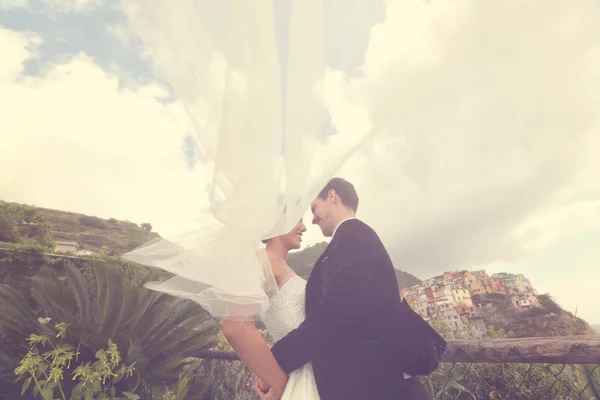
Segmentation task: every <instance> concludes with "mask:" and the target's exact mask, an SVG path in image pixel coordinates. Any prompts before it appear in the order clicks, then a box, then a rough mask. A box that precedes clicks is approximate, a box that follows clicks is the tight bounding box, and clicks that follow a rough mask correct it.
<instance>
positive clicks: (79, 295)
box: [63, 261, 91, 322]
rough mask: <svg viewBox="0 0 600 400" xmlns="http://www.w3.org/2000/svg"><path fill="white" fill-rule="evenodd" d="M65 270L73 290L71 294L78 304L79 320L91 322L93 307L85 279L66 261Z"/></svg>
mask: <svg viewBox="0 0 600 400" xmlns="http://www.w3.org/2000/svg"><path fill="white" fill-rule="evenodd" d="M63 268H64V271H65V275H66V277H67V280H68V283H69V285H70V288H71V293H72V295H73V297H74V298H75V303H76V304H77V311H78V314H79V318H80V320H81V321H82V322H89V321H90V317H91V305H90V297H89V294H88V290H87V285H86V282H85V278H84V277H83V275H82V274H81V272H79V270H78V269H77V267H76V266H75V264H73V263H72V262H71V261H66V262H65V263H64V266H63Z"/></svg>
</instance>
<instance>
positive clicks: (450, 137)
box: [340, 0, 600, 276]
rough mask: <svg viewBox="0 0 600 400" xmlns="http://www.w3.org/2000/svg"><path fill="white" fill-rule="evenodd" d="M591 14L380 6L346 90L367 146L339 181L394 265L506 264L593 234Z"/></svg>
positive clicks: (493, 4)
mask: <svg viewBox="0 0 600 400" xmlns="http://www.w3.org/2000/svg"><path fill="white" fill-rule="evenodd" d="M598 15H600V4H598V3H597V2H596V1H593V0H584V1H582V2H578V3H577V4H576V5H573V4H570V5H569V6H568V7H567V6H564V3H563V2H560V1H549V2H544V5H543V6H540V5H539V3H538V2H533V1H528V2H522V1H508V2H507V1H487V2H479V1H474V0H459V1H451V2H449V1H432V2H424V1H420V0H414V1H406V0H402V1H400V0H396V1H390V2H388V8H387V13H386V20H385V21H384V22H383V23H382V24H381V25H379V26H377V27H375V28H374V29H373V30H372V37H371V41H370V43H369V49H368V51H367V55H366V58H365V65H364V68H363V73H364V78H363V80H362V82H359V83H356V84H357V85H361V86H362V90H363V96H364V101H365V102H366V103H367V104H368V106H369V110H370V118H371V123H372V126H373V127H374V128H375V129H377V130H378V132H379V136H378V138H377V140H376V141H375V143H374V146H375V148H374V149H371V150H370V151H371V152H370V153H366V154H367V156H368V162H364V155H360V156H357V157H355V158H354V159H353V160H352V161H350V162H349V163H348V164H347V165H346V166H345V167H344V169H343V170H342V171H340V175H342V176H346V177H348V179H351V180H353V181H354V182H355V183H356V186H357V187H358V189H359V194H360V196H361V208H360V215H361V216H362V217H363V218H365V219H366V220H368V221H369V222H371V223H372V225H373V226H374V227H375V228H376V229H377V230H378V231H379V232H380V234H381V235H382V237H383V238H384V240H385V242H386V244H387V245H388V248H389V249H390V251H391V253H392V255H393V257H394V259H395V260H396V263H397V266H398V267H399V268H402V269H405V270H407V271H409V272H412V273H415V274H417V275H419V276H428V275H431V274H433V273H436V272H439V271H443V270H448V269H453V268H463V267H465V268H470V267H473V266H475V265H486V264H490V263H493V262H502V261H511V260H516V259H518V258H520V257H522V255H523V254H524V252H527V251H530V250H532V249H534V248H538V249H539V248H540V246H542V245H548V244H550V243H553V242H554V241H555V240H556V239H557V238H560V237H562V236H564V235H574V234H578V233H580V232H585V231H587V230H590V229H597V228H598V224H599V222H600V215H599V214H598V212H596V211H594V210H595V207H597V205H598V204H600V196H598V193H599V192H598V189H599V188H600V187H599V186H600V181H599V180H598V179H597V171H600V158H599V157H598V156H597V155H598V150H599V149H600V115H599V114H598V112H597V109H598V104H600V76H599V75H598V74H597V73H595V72H593V71H598V70H599V69H600V24H598V23H597V21H598V18H597V16H598ZM582 198H585V199H586V200H587V201H586V202H582V201H581V199H582ZM567 210H568V211H567ZM534 231H537V235H534V234H533V233H532V232H534ZM540 235H541V236H540Z"/></svg>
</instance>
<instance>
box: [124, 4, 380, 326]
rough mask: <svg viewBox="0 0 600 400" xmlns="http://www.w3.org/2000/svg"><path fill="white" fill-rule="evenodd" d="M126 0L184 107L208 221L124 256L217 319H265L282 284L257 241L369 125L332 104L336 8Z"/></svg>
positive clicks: (293, 213) (296, 213)
mask: <svg viewBox="0 0 600 400" xmlns="http://www.w3.org/2000/svg"><path fill="white" fill-rule="evenodd" d="M284 3H285V7H284V6H283V4H284ZM122 5H123V8H124V10H125V13H126V14H127V16H128V17H129V18H130V20H131V22H132V25H133V28H134V31H135V32H136V34H137V35H138V36H139V37H140V39H141V40H142V41H143V42H144V44H145V46H146V47H147V49H148V50H149V53H150V55H151V57H152V59H153V62H154V65H155V66H156V68H157V70H158V71H159V73H160V74H161V75H162V76H163V77H164V78H165V79H166V80H167V81H168V82H169V83H170V84H171V86H172V87H173V90H174V92H175V94H176V96H177V97H178V99H179V100H180V101H181V102H182V103H183V105H184V106H185V108H186V111H187V114H188V116H189V118H190V121H191V123H192V126H193V129H194V135H195V139H196V144H197V147H198V153H199V155H200V158H201V161H202V163H203V164H204V165H205V166H206V167H207V168H209V169H210V175H211V182H210V188H209V197H210V212H211V216H212V220H213V223H212V224H208V225H207V226H203V227H201V228H199V229H198V230H195V231H192V232H187V233H182V234H181V235H179V236H177V237H175V238H170V239H168V240H167V239H162V240H159V241H157V242H153V243H148V244H146V245H144V246H142V247H141V248H138V249H136V250H134V251H132V252H130V253H127V254H125V255H124V258H126V259H128V260H131V261H134V262H137V263H141V264H144V265H148V266H153V267H158V268H161V269H163V270H166V271H168V272H171V273H173V274H174V275H175V276H174V277H173V278H171V279H170V280H167V281H166V282H162V283H150V284H147V287H149V288H151V289H153V290H157V291H161V292H164V293H169V294H171V295H174V296H178V297H183V298H187V299H191V300H193V301H195V302H197V303H199V304H200V305H202V306H203V307H204V308H205V309H207V310H208V311H209V312H211V313H212V314H213V315H214V316H215V317H218V318H223V317H236V316H240V317H260V316H262V315H264V312H265V310H266V309H267V308H268V306H269V296H270V295H272V294H273V293H275V292H276V291H277V285H276V283H275V280H274V277H273V274H272V272H271V269H270V265H269V262H268V259H267V258H266V255H265V253H264V250H263V248H262V244H261V239H264V238H268V237H274V236H277V235H281V234H284V233H286V232H289V231H290V230H291V229H292V228H293V227H294V225H295V224H296V223H297V222H298V220H300V218H301V217H302V215H303V214H304V213H305V212H306V211H307V210H308V207H309V205H310V202H311V201H312V199H313V198H314V197H315V196H316V194H317V193H318V191H319V190H320V189H321V188H322V187H323V186H324V184H325V183H326V182H327V180H328V179H330V178H331V176H332V175H333V174H334V173H335V171H336V170H337V169H338V168H339V167H340V165H341V164H342V163H343V162H344V161H345V160H346V159H347V158H348V157H349V156H350V155H351V154H352V153H353V152H354V151H355V150H356V149H357V148H358V147H359V146H360V145H361V144H362V143H363V142H364V140H365V139H366V138H367V137H368V135H369V129H366V128H365V129H355V130H353V131H341V130H339V131H338V130H336V129H335V128H334V124H332V123H331V116H330V113H329V111H328V109H327V98H328V89H327V88H328V83H327V82H328V80H329V79H331V78H332V77H335V76H336V74H337V71H335V70H334V69H333V68H331V67H329V66H328V65H327V63H326V61H325V56H324V54H325V52H324V43H325V40H326V38H325V33H324V31H325V27H326V26H327V24H328V23H329V20H330V19H333V18H336V17H335V15H336V14H335V13H326V12H325V11H324V2H323V0H289V2H279V1H266V0H259V1H239V0H222V1H216V0H122ZM346 17H347V16H346ZM338 77H339V74H338ZM172 206H176V204H173V205H172Z"/></svg>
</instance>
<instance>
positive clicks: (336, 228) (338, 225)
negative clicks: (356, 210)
mask: <svg viewBox="0 0 600 400" xmlns="http://www.w3.org/2000/svg"><path fill="white" fill-rule="evenodd" d="M349 219H356V217H350V218H346V219H345V220H342V222H340V223H339V224H337V226H336V227H335V229H334V230H333V234H332V235H331V239H332V240H333V237H334V236H335V232H336V231H337V230H338V228H339V227H340V225H341V224H343V223H344V222H346V221H348V220H349Z"/></svg>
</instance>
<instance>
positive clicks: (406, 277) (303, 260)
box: [287, 242, 421, 289]
mask: <svg viewBox="0 0 600 400" xmlns="http://www.w3.org/2000/svg"><path fill="white" fill-rule="evenodd" d="M326 248H327V242H321V243H317V244H315V245H314V246H309V247H307V248H305V249H303V250H300V251H298V252H294V253H290V255H289V256H288V259H287V261H288V264H289V265H290V267H292V269H293V270H294V271H295V272H296V273H297V274H298V275H300V276H302V277H304V278H308V276H309V275H310V272H311V271H312V268H313V266H314V265H315V263H316V262H317V260H318V259H319V257H321V254H323V252H324V251H325V249H326ZM395 272H396V278H397V279H398V286H400V289H402V288H405V287H409V286H414V285H418V284H420V283H421V280H420V279H419V278H417V277H415V276H413V275H411V274H409V273H407V272H404V271H400V270H398V269H396V270H395Z"/></svg>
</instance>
